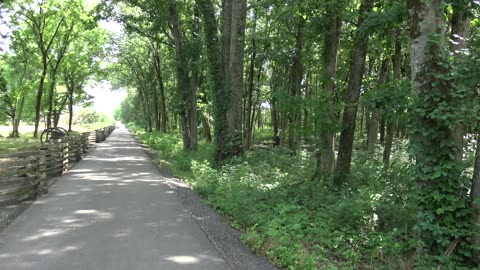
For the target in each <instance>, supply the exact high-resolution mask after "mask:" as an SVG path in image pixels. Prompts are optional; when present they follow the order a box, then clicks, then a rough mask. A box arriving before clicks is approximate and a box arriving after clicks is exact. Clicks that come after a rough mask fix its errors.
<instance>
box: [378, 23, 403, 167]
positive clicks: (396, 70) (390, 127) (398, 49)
mask: <svg viewBox="0 0 480 270" xmlns="http://www.w3.org/2000/svg"><path fill="white" fill-rule="evenodd" d="M400 37H401V36H400V31H396V33H395V54H394V56H393V59H392V65H393V79H394V80H395V81H398V80H400V77H401V64H402V43H401V41H400ZM385 121H386V136H385V147H384V149H383V171H384V172H387V171H388V169H389V168H390V155H391V153H392V146H393V137H394V135H395V122H396V121H395V119H394V118H393V117H388V118H387V119H385Z"/></svg>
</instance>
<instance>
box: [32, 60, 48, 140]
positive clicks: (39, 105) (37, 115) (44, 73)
mask: <svg viewBox="0 0 480 270" xmlns="http://www.w3.org/2000/svg"><path fill="white" fill-rule="evenodd" d="M42 63H43V70H42V75H41V76H40V83H39V85H38V89H37V101H36V104H35V130H34V131H33V138H38V125H39V123H40V112H41V110H42V97H43V87H44V85H45V78H46V77H47V69H48V62H47V55H44V56H42Z"/></svg>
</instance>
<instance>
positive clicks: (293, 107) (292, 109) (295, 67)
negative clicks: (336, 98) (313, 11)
mask: <svg viewBox="0 0 480 270" xmlns="http://www.w3.org/2000/svg"><path fill="white" fill-rule="evenodd" d="M296 19H297V32H296V34H295V53H294V54H293V58H292V66H291V67H290V78H289V81H290V87H289V90H290V102H289V103H290V104H289V105H290V106H289V110H288V112H287V121H288V147H289V148H290V149H291V150H293V151H296V150H297V148H298V141H299V138H298V135H297V133H298V129H299V128H300V123H299V121H300V114H301V111H300V107H301V106H300V102H299V99H300V92H301V88H302V79H303V69H304V68H303V57H302V54H303V29H304V28H305V19H304V18H303V17H300V16H298V17H297V18H296Z"/></svg>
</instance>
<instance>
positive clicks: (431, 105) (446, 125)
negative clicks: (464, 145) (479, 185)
mask: <svg viewBox="0 0 480 270" xmlns="http://www.w3.org/2000/svg"><path fill="white" fill-rule="evenodd" d="M407 4H408V9H409V12H408V13H409V15H410V19H409V22H410V38H411V43H410V59H411V62H410V64H411V70H412V78H413V89H414V94H415V99H416V101H417V102H416V108H415V112H416V113H415V115H414V119H413V123H414V127H415V128H414V133H413V134H412V138H411V143H412V148H413V149H415V154H416V163H415V174H416V182H417V195H416V198H418V200H417V202H416V203H417V209H418V212H419V213H418V215H417V216H418V223H419V224H421V226H420V227H422V228H421V230H420V231H419V236H420V238H421V240H422V245H421V246H419V247H418V250H417V252H418V253H419V254H421V253H422V249H424V248H425V249H428V250H429V252H428V253H429V255H431V256H432V257H434V256H435V257H442V254H444V252H445V249H447V247H448V245H449V243H453V242H455V241H458V240H457V239H459V238H460V239H462V238H464V237H466V235H465V234H467V233H460V234H459V233H457V232H454V231H456V230H459V231H461V230H467V228H461V227H459V225H456V224H454V223H457V222H458V224H462V223H463V224H464V223H465V220H459V219H461V217H462V216H463V215H462V214H461V213H462V212H463V211H465V210H466V209H465V208H464V206H462V205H463V204H464V203H466V201H464V200H467V198H465V197H466V196H464V195H466V194H465V191H464V187H463V183H462V180H461V179H462V177H461V170H460V167H461V165H460V161H459V160H458V158H457V155H458V151H459V150H460V149H459V148H458V147H459V146H458V144H455V143H454V142H455V137H454V130H455V124H457V123H455V122H453V123H452V122H448V121H447V122H446V121H444V119H442V118H441V117H438V116H436V115H435V113H434V112H436V111H437V110H439V109H440V110H441V108H445V107H446V108H451V109H452V110H454V108H455V106H457V104H458V103H457V102H461V100H459V99H456V98H454V97H455V94H454V92H453V89H454V87H453V85H451V82H450V81H447V80H444V79H443V77H444V76H448V75H447V74H449V73H450V72H451V70H450V68H449V67H448V66H447V65H444V63H445V61H447V60H446V59H447V57H448V56H446V55H445V54H444V50H445V48H446V39H445V22H444V20H445V16H444V2H443V1H442V0H431V1H413V0H408V1H407ZM426 132H429V133H430V134H434V135H431V136H425V133H426ZM444 142H449V143H448V144H445V145H444ZM451 142H452V143H451ZM447 167H449V169H446V168H447ZM449 197H450V198H455V199H454V200H453V201H451V200H449V199H445V198H449ZM439 209H449V210H448V211H445V212H443V213H442V212H441V211H439ZM452 220H453V221H456V222H454V223H452ZM432 229H433V230H432ZM461 248H462V247H461V246H459V249H461ZM460 254H461V251H460Z"/></svg>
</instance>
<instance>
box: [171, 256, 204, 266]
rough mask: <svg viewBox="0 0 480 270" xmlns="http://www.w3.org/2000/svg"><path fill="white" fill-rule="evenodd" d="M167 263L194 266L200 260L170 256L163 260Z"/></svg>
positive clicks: (191, 257) (190, 257)
mask: <svg viewBox="0 0 480 270" xmlns="http://www.w3.org/2000/svg"><path fill="white" fill-rule="evenodd" d="M165 260H167V261H171V262H175V263H179V264H194V263H199V262H200V260H199V259H198V258H196V257H193V256H171V257H167V258H165Z"/></svg>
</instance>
